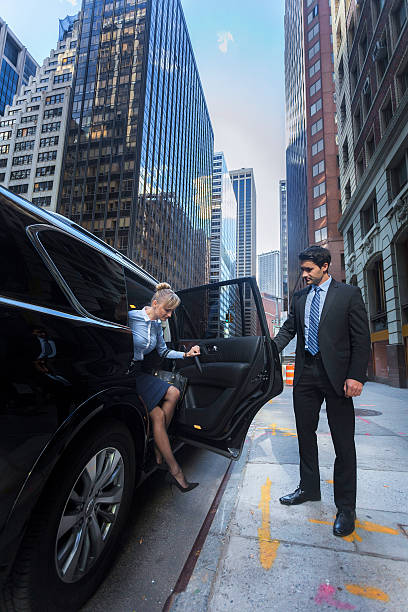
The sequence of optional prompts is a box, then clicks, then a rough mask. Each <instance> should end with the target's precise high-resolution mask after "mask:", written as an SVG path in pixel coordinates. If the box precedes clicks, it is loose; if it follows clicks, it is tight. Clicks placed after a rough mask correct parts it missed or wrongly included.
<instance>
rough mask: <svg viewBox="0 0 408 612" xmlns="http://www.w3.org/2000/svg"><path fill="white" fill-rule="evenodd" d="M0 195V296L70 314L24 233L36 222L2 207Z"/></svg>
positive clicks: (11, 207)
mask: <svg viewBox="0 0 408 612" xmlns="http://www.w3.org/2000/svg"><path fill="white" fill-rule="evenodd" d="M2 199H3V196H0V258H1V261H2V267H1V275H0V293H1V295H3V296H4V297H9V298H12V299H15V300H21V301H24V302H27V303H31V304H37V305H39V306H45V307H47V308H53V309H56V310H63V311H65V312H74V309H73V307H72V306H71V304H70V303H69V301H68V299H67V298H66V296H65V295H64V293H63V291H62V290H61V289H60V287H59V285H58V283H57V282H56V280H55V279H54V278H53V276H52V274H51V272H50V271H49V270H48V269H47V267H46V266H45V265H44V262H43V260H42V259H41V257H40V255H39V254H38V253H37V251H36V249H35V247H34V246H33V244H32V242H31V241H30V239H29V238H28V236H27V234H26V227H27V226H29V225H32V224H35V223H38V219H36V218H35V217H32V216H30V215H27V214H25V213H23V212H21V210H20V209H19V208H18V206H17V205H13V204H11V203H10V201H8V205H7V207H6V206H2V205H1V204H2Z"/></svg>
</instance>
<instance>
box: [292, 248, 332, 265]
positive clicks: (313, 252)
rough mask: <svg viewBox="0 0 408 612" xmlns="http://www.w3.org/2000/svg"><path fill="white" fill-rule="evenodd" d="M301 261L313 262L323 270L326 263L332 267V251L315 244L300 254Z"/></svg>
mask: <svg viewBox="0 0 408 612" xmlns="http://www.w3.org/2000/svg"><path fill="white" fill-rule="evenodd" d="M299 261H312V262H313V263H314V264H316V266H319V268H321V267H322V266H323V264H325V263H328V264H329V265H330V262H331V255H330V251H329V250H328V249H325V248H323V247H320V246H317V245H315V244H314V245H313V246H310V247H307V249H305V250H304V251H302V252H301V253H299Z"/></svg>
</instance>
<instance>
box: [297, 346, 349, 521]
mask: <svg viewBox="0 0 408 612" xmlns="http://www.w3.org/2000/svg"><path fill="white" fill-rule="evenodd" d="M323 400H325V401H326V413H327V420H328V422H329V427H330V433H331V437H332V440H333V445H334V450H335V453H336V459H335V462H334V478H333V480H334V502H335V504H336V506H337V508H338V509H339V510H354V509H355V507H356V487H357V476H356V470H357V464H356V448H355V444H354V431H355V415H354V405H353V400H352V399H351V398H346V397H340V396H339V395H337V394H336V392H335V391H334V389H333V387H332V385H331V383H330V381H329V379H328V377H327V374H326V372H325V369H324V365H323V363H322V360H321V359H320V357H319V356H318V357H317V358H316V357H315V358H311V359H307V360H306V363H305V365H304V369H303V372H302V374H301V377H300V379H299V381H298V383H297V384H296V386H295V387H294V389H293V404H294V409H295V417H296V428H297V434H298V444H299V457H300V487H301V488H302V489H303V490H304V491H306V492H307V493H308V494H310V495H313V496H315V495H316V496H318V495H319V494H320V473H319V459H318V449H317V437H316V431H317V427H318V424H319V413H320V408H321V405H322V403H323Z"/></svg>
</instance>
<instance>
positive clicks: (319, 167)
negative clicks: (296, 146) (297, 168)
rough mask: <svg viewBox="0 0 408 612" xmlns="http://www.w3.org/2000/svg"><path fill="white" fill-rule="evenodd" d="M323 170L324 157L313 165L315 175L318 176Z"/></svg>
mask: <svg viewBox="0 0 408 612" xmlns="http://www.w3.org/2000/svg"><path fill="white" fill-rule="evenodd" d="M321 172H324V159H322V160H321V161H319V162H317V164H314V166H312V175H313V176H317V175H318V174H320V173H321Z"/></svg>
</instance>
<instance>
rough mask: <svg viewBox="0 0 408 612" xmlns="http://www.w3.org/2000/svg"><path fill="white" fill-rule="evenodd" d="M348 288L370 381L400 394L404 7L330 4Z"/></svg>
mask: <svg viewBox="0 0 408 612" xmlns="http://www.w3.org/2000/svg"><path fill="white" fill-rule="evenodd" d="M332 12H333V39H334V51H335V64H334V66H335V75H336V87H337V91H336V93H337V109H338V111H337V112H338V117H339V126H338V128H339V145H340V146H339V149H340V187H341V201H342V208H343V214H342V217H341V220H340V223H339V227H340V231H341V232H342V233H343V235H344V238H345V244H344V250H345V263H346V277H347V282H349V283H352V284H355V285H358V286H359V287H360V288H361V290H362V293H363V297H364V300H365V303H366V306H367V311H368V315H369V320H370V327H371V343H372V358H371V361H370V364H369V378H370V379H371V380H375V381H378V382H382V383H385V384H390V385H392V386H397V387H406V386H408V119H407V118H408V3H407V1H406V0H401V1H398V2H391V1H387V2H384V1H378V2H377V1H376V2H365V3H361V2H359V3H357V2H352V3H350V2H347V1H345V0H338V1H337V0H336V1H335V2H332Z"/></svg>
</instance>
